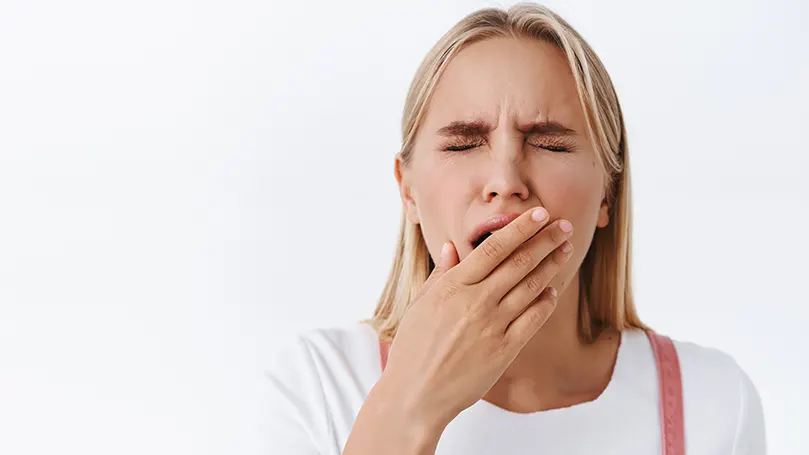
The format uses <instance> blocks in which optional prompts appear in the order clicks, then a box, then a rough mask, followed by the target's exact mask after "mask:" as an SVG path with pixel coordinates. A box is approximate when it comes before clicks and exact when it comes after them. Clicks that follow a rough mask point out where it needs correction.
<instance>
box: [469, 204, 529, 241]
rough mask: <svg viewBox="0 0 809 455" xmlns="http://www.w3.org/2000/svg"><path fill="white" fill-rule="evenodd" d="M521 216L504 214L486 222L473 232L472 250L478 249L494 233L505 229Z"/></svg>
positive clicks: (471, 238)
mask: <svg viewBox="0 0 809 455" xmlns="http://www.w3.org/2000/svg"><path fill="white" fill-rule="evenodd" d="M519 216H520V214H519V213H503V214H499V215H495V216H493V217H491V218H488V219H486V220H484V221H483V222H482V223H480V224H478V225H477V227H475V230H474V231H472V235H470V236H469V244H470V245H472V248H477V247H478V246H480V244H481V243H483V241H484V240H486V239H487V238H488V237H489V236H490V235H491V234H492V233H493V232H495V231H498V230H500V229H502V228H504V227H505V226H506V225H508V224H509V223H511V222H512V221H514V220H515V219H517V218H518V217H519Z"/></svg>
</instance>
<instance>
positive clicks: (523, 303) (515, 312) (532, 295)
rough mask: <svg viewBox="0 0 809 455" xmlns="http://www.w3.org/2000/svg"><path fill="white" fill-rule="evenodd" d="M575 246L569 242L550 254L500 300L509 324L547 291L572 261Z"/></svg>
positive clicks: (503, 313)
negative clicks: (567, 263) (565, 265)
mask: <svg viewBox="0 0 809 455" xmlns="http://www.w3.org/2000/svg"><path fill="white" fill-rule="evenodd" d="M572 252H573V246H572V245H571V244H570V242H569V241H567V240H566V241H564V242H563V243H562V245H560V246H559V247H558V248H556V249H555V250H554V251H553V252H552V253H551V254H549V255H548V256H547V257H546V258H545V259H544V260H543V261H542V262H541V263H540V264H539V266H538V267H536V268H535V269H534V270H532V271H531V272H530V273H529V274H528V275H526V277H525V278H523V279H522V281H520V282H519V283H517V285H516V286H514V287H513V288H511V290H510V291H508V293H506V295H505V296H504V297H503V298H502V299H501V300H500V306H499V312H500V313H501V314H502V315H503V318H504V319H505V320H506V321H507V322H511V321H513V320H514V319H515V318H517V317H518V316H519V315H520V314H521V313H522V312H523V311H524V310H525V308H526V307H528V306H529V305H531V303H532V302H534V301H535V300H536V299H537V297H538V296H539V295H540V294H541V293H542V292H543V291H544V290H546V289H547V287H548V285H549V284H550V282H551V280H553V278H554V277H555V276H556V275H557V274H558V273H559V270H560V269H561V268H562V265H564V263H565V262H567V260H568V259H570V255H571V253H572Z"/></svg>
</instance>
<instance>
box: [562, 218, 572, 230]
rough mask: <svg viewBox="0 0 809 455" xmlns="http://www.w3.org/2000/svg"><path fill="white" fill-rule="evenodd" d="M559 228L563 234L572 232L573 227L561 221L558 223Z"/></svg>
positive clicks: (568, 222)
mask: <svg viewBox="0 0 809 455" xmlns="http://www.w3.org/2000/svg"><path fill="white" fill-rule="evenodd" d="M559 228H560V229H562V230H563V231H565V232H570V231H572V230H573V225H572V224H570V221H568V220H562V221H560V222H559Z"/></svg>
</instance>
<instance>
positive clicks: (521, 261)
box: [511, 250, 532, 268]
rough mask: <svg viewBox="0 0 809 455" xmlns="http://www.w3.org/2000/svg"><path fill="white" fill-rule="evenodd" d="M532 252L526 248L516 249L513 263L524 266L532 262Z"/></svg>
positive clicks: (512, 259) (512, 257)
mask: <svg viewBox="0 0 809 455" xmlns="http://www.w3.org/2000/svg"><path fill="white" fill-rule="evenodd" d="M531 259H532V258H531V253H529V252H527V251H525V250H519V251H515V252H514V254H513V255H512V256H511V261H512V263H513V264H514V265H515V266H517V267H518V268H524V267H527V266H529V265H530V264H531Z"/></svg>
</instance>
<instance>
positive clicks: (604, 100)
mask: <svg viewBox="0 0 809 455" xmlns="http://www.w3.org/2000/svg"><path fill="white" fill-rule="evenodd" d="M628 158H629V157H628V152H627V140H626V130H625V127H624V121H623V117H622V113H621V108H620V105H619V103H618V99H617V97H616V94H615V91H614V88H613V86H612V83H611V81H610V78H609V76H608V74H607V72H606V70H605V69H604V67H603V65H602V64H601V62H600V60H599V59H598V57H597V56H596V55H595V53H594V52H593V50H592V49H591V48H590V47H589V46H588V45H587V43H586V42H585V41H584V40H583V39H582V38H581V37H580V36H579V35H578V34H577V33H576V32H575V31H574V30H573V29H572V28H571V27H570V25H569V24H567V23H566V22H565V21H564V20H562V19H561V18H559V16H557V15H556V14H554V13H553V12H552V11H550V10H548V9H547V8H544V7H541V6H537V5H527V4H522V5H518V6H515V7H512V8H511V9H509V10H507V11H501V10H497V9H484V10H481V11H478V12H475V13H473V14H471V15H469V16H467V17H466V18H464V19H463V20H461V21H460V22H459V23H458V24H457V25H456V26H455V27H453V28H452V29H451V30H450V31H449V32H448V33H447V34H446V35H445V36H444V37H443V38H442V39H441V40H440V41H439V42H438V43H437V44H436V45H435V47H434V48H433V49H432V50H431V51H430V53H429V54H428V55H427V56H426V58H425V60H424V62H423V63H422V65H421V66H420V68H419V69H418V72H417V74H416V76H415V78H414V80H413V83H412V85H411V87H410V91H409V94H408V97H407V100H406V104H405V109H404V118H403V141H402V148H401V151H400V153H399V154H398V155H397V156H396V161H395V176H396V179H397V182H398V185H399V188H400V194H401V199H402V202H403V211H404V216H403V220H402V231H401V235H400V239H399V246H398V249H397V252H396V257H395V260H394V264H393V267H392V270H391V274H390V277H389V279H388V283H387V285H386V287H385V290H384V292H383V295H382V297H381V299H380V302H379V304H378V306H377V309H376V312H375V314H374V317H373V319H371V320H370V321H365V322H367V324H356V325H352V326H349V327H338V328H330V329H321V330H314V331H309V332H307V333H305V334H303V335H301V336H300V337H299V339H298V340H297V344H295V345H294V346H292V347H290V348H288V349H285V350H282V351H280V352H279V355H278V356H277V358H276V363H275V366H274V367H273V368H272V369H271V371H270V374H269V378H270V383H271V386H272V395H273V399H274V402H273V405H272V408H271V412H272V413H273V415H272V420H271V422H272V423H271V436H270V437H271V441H272V449H273V451H272V453H278V454H295V455H298V454H300V455H303V454H322V455H327V454H328V455H337V454H341V453H342V454H345V455H370V454H374V455H375V454H388V455H390V454H403V455H404V454H433V453H435V454H490V453H497V454H499V453H504V454H511V453H536V454H540V453H570V454H579V453H581V454H585V453H615V454H655V453H661V451H662V453H669V454H674V453H683V449H684V451H685V452H687V453H689V454H728V455H730V454H737V455H738V454H763V453H765V437H764V423H763V413H762V409H761V404H760V399H759V396H758V393H757V391H756V389H755V387H754V386H753V384H752V383H751V381H750V380H749V378H748V376H747V375H746V374H745V373H744V372H743V371H742V370H741V369H740V368H739V367H738V366H737V364H736V363H735V362H734V361H733V360H732V359H731V358H730V357H729V356H728V355H726V354H724V353H721V352H718V351H716V350H712V349H707V348H703V347H700V346H697V345H694V344H691V343H685V342H674V343H673V344H672V343H671V342H670V340H668V339H667V338H665V337H663V336H660V335H656V334H654V332H652V331H650V330H649V329H648V328H647V327H646V326H645V325H644V324H643V323H642V322H641V320H640V318H639V317H638V314H637V312H636V310H635V306H634V304H633V301H632V294H631V287H630V220H631V216H630V210H629V209H630V186H629V161H628ZM391 342H392V343H391Z"/></svg>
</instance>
